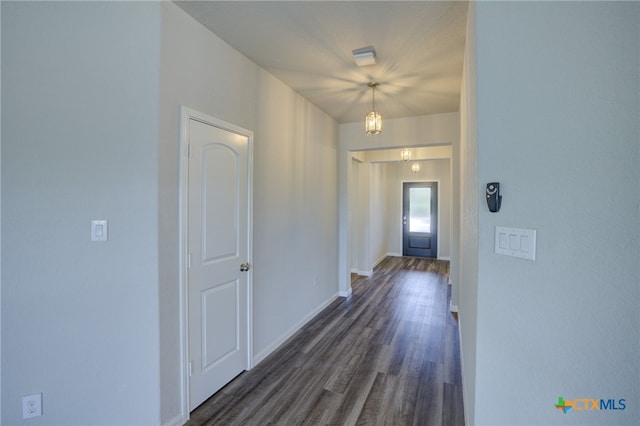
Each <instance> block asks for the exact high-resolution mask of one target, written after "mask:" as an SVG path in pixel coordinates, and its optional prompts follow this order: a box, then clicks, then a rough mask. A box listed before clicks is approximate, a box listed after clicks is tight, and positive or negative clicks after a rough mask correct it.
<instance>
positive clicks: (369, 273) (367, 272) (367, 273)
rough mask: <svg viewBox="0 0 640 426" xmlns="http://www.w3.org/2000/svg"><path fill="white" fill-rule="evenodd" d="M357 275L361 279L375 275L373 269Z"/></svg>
mask: <svg viewBox="0 0 640 426" xmlns="http://www.w3.org/2000/svg"><path fill="white" fill-rule="evenodd" d="M356 273H357V274H358V275H360V276H361V277H370V276H371V275H373V269H369V270H368V271H358V272H356Z"/></svg>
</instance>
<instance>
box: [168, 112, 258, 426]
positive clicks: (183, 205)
mask: <svg viewBox="0 0 640 426" xmlns="http://www.w3.org/2000/svg"><path fill="white" fill-rule="evenodd" d="M190 119H195V120H197V121H200V122H202V123H205V124H209V125H211V126H214V127H217V128H219V129H223V130H228V131H230V132H234V133H237V134H240V135H243V136H246V137H247V140H248V146H247V157H248V158H247V187H248V190H247V262H248V263H249V264H253V132H252V131H250V130H246V129H244V128H242V127H239V126H236V125H234V124H230V123H227V122H225V121H223V120H220V119H217V118H215V117H211V116H209V115H206V114H204V113H201V112H198V111H196V110H194V109H191V108H188V107H186V106H184V105H181V106H180V141H179V143H180V145H179V146H180V170H179V177H180V185H179V194H178V195H179V206H178V207H179V208H178V210H179V214H178V217H179V222H180V229H179V233H178V234H179V268H180V277H179V278H180V281H179V288H180V385H181V389H180V397H181V408H180V418H179V421H178V422H177V423H173V422H174V420H175V419H172V420H171V422H172V424H184V423H186V422H187V421H188V420H189V412H190V410H189V371H188V369H189V328H188V327H189V298H188V271H187V267H186V266H187V256H188V251H189V250H188V240H187V235H188V217H189V216H188V198H187V195H188V193H189V191H188V190H189V155H188V154H189V153H188V148H189V147H188V141H189V134H188V133H189V126H188V125H187V124H188V122H189V120H190ZM246 302H247V353H246V362H245V365H246V369H247V370H250V369H251V368H252V367H253V365H254V364H253V362H252V357H251V353H252V352H253V270H251V269H250V270H249V271H248V273H247V301H246Z"/></svg>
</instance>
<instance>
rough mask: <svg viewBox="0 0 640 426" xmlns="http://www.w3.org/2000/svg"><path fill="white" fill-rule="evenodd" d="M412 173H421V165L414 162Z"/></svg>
mask: <svg viewBox="0 0 640 426" xmlns="http://www.w3.org/2000/svg"><path fill="white" fill-rule="evenodd" d="M411 171H412V172H413V173H418V172H419V171H420V163H416V162H413V163H412V164H411Z"/></svg>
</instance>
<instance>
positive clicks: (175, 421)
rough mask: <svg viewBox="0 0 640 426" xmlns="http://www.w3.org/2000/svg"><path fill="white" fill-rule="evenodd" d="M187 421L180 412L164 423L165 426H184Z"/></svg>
mask: <svg viewBox="0 0 640 426" xmlns="http://www.w3.org/2000/svg"><path fill="white" fill-rule="evenodd" d="M184 423H185V420H183V419H182V415H181V414H178V415H177V416H175V417H173V418H171V419H169V420H167V421H166V422H164V423H163V424H162V425H163V426H182V425H183V424H184Z"/></svg>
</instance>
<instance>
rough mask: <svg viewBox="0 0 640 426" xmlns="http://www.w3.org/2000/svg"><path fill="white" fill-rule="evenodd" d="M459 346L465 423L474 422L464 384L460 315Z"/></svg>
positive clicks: (459, 321)
mask: <svg viewBox="0 0 640 426" xmlns="http://www.w3.org/2000/svg"><path fill="white" fill-rule="evenodd" d="M458 347H459V348H460V375H461V376H462V407H463V409H464V419H465V423H467V424H473V421H472V420H471V419H469V411H468V404H467V401H468V399H467V387H466V386H465V385H464V377H465V376H464V352H463V351H462V318H461V316H460V315H458Z"/></svg>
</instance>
